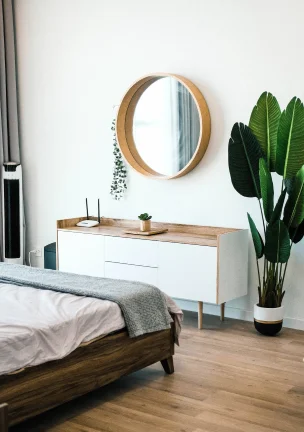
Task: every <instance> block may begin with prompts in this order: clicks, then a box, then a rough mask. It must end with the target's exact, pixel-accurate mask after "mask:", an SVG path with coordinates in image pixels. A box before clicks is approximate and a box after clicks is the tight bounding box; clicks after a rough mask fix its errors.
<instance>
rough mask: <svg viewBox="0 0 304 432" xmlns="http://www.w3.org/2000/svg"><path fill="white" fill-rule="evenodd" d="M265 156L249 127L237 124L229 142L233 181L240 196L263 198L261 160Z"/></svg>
mask: <svg viewBox="0 0 304 432" xmlns="http://www.w3.org/2000/svg"><path fill="white" fill-rule="evenodd" d="M263 156H264V155H263V152H262V150H261V147H260V145H259V143H258V142H257V139H256V137H255V136H254V135H253V133H252V132H251V130H250V129H249V127H248V126H246V125H244V124H243V123H235V125H234V126H233V128H232V131H231V138H230V140H229V147H228V160H229V171H230V176H231V181H232V184H233V186H234V188H235V189H236V191H237V192H238V193H239V194H241V195H243V196H245V197H250V198H251V197H256V198H259V199H260V198H261V188H260V179H259V159H260V158H261V157H263Z"/></svg>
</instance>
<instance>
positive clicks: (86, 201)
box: [86, 198, 89, 220]
mask: <svg viewBox="0 0 304 432" xmlns="http://www.w3.org/2000/svg"><path fill="white" fill-rule="evenodd" d="M86 208H87V220H89V206H88V198H86Z"/></svg>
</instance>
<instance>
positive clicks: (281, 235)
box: [265, 220, 290, 263]
mask: <svg viewBox="0 0 304 432" xmlns="http://www.w3.org/2000/svg"><path fill="white" fill-rule="evenodd" d="M289 256H290V238H289V234H288V229H287V228H286V225H285V224H284V222H283V221H281V220H279V221H277V222H275V223H274V224H269V225H268V227H267V230H266V237H265V257H266V259H267V260H268V261H270V262H272V263H277V262H280V263H285V262H287V261H288V259H289Z"/></svg>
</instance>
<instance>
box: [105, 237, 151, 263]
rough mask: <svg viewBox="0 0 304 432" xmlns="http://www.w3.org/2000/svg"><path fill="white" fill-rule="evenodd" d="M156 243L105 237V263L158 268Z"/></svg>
mask: <svg viewBox="0 0 304 432" xmlns="http://www.w3.org/2000/svg"><path fill="white" fill-rule="evenodd" d="M158 243H159V242H157V241H147V240H136V239H129V238H121V237H105V261H110V262H116V263H121V264H135V265H140V266H146V267H158Z"/></svg>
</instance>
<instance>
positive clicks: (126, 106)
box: [116, 73, 211, 180]
mask: <svg viewBox="0 0 304 432" xmlns="http://www.w3.org/2000/svg"><path fill="white" fill-rule="evenodd" d="M163 77H170V78H175V79H176V80H177V81H179V82H180V83H182V84H183V85H184V86H185V87H186V88H187V90H188V91H189V93H190V94H191V95H192V97H193V99H194V101H195V103H196V106H197V109H198V113H199V120H200V136H199V139H198V144H197V147H196V151H195V153H194V155H193V156H192V158H191V159H190V161H189V162H188V164H187V165H186V166H185V167H184V168H183V169H181V170H180V171H178V172H177V173H176V174H174V175H171V176H166V175H164V174H160V173H158V172H156V171H154V170H153V169H152V168H150V167H149V165H147V164H146V163H145V162H144V161H143V159H142V158H141V156H140V154H139V153H138V151H137V148H136V145H135V142H134V138H133V118H134V112H135V108H136V105H137V103H138V101H139V98H140V97H141V95H142V94H143V93H144V91H145V90H146V89H147V88H148V87H149V86H150V85H151V84H153V83H154V82H155V81H157V80H159V79H160V78H163ZM210 132H211V119H210V113H209V109H208V105H207V103H206V101H205V98H204V96H203V95H202V93H201V92H200V90H199V89H198V88H197V87H196V86H195V85H194V84H193V83H192V82H191V81H189V80H188V79H186V78H184V77H182V76H180V75H174V74H170V73H158V74H153V75H147V76H145V77H143V78H141V79H139V80H138V81H136V83H135V84H133V85H132V87H131V88H130V89H129V90H128V91H127V93H126V94H125V96H124V97H123V100H122V102H121V104H120V106H119V110H118V115H117V120H116V136H117V141H118V144H119V147H120V150H121V152H122V154H123V156H124V158H125V159H126V161H127V162H128V163H129V164H130V165H131V166H132V168H134V169H135V170H136V171H137V172H139V173H141V174H143V175H145V176H149V177H151V178H155V179H164V180H168V179H173V178H178V177H182V176H184V175H185V174H187V173H188V172H190V171H192V170H193V168H194V167H196V165H197V164H198V163H199V162H200V160H201V159H202V157H203V156H204V154H205V152H206V149H207V147H208V144H209V139H210Z"/></svg>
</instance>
